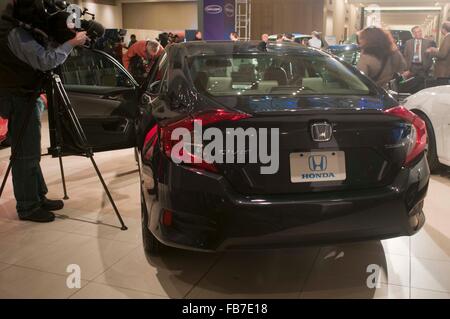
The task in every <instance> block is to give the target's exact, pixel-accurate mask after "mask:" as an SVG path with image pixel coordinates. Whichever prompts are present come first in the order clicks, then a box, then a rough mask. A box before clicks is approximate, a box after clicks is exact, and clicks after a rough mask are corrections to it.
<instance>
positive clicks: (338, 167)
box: [290, 151, 347, 183]
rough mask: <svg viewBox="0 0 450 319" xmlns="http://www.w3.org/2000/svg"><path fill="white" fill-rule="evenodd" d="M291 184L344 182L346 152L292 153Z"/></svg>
mask: <svg viewBox="0 0 450 319" xmlns="http://www.w3.org/2000/svg"><path fill="white" fill-rule="evenodd" d="M290 162H291V182H292V183H316V182H331V181H344V180H345V179H346V178H347V174H346V170H345V152H342V151H332V152H304V153H291V154H290Z"/></svg>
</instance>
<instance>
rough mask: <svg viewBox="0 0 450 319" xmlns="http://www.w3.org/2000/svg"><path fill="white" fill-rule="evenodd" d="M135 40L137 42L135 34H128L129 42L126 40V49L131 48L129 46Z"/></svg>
mask: <svg viewBox="0 0 450 319" xmlns="http://www.w3.org/2000/svg"><path fill="white" fill-rule="evenodd" d="M136 42H137V39H136V34H132V35H131V36H130V42H128V46H127V47H126V48H127V49H129V48H131V46H132V45H133V44H135V43H136Z"/></svg>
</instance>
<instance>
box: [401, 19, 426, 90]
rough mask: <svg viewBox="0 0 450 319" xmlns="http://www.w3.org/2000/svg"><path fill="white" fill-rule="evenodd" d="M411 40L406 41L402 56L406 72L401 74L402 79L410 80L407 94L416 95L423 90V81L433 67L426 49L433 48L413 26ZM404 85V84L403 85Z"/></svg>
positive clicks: (417, 27) (418, 29)
mask: <svg viewBox="0 0 450 319" xmlns="http://www.w3.org/2000/svg"><path fill="white" fill-rule="evenodd" d="M411 32H412V34H413V37H414V38H413V39H410V40H408V41H406V43H405V49H404V52H403V55H404V57H405V60H406V66H407V71H405V72H403V74H402V76H403V79H406V80H407V79H410V80H409V81H408V82H405V83H408V84H407V88H404V89H406V90H407V91H408V92H411V93H416V92H419V91H420V90H423V89H424V88H425V80H426V79H427V78H428V76H429V73H430V69H431V67H432V66H433V59H432V57H431V54H429V53H427V50H428V48H431V47H432V46H433V43H432V42H431V41H430V40H427V39H425V38H424V37H423V32H422V29H421V28H420V27H419V26H415V27H414V28H412V30H411ZM405 85H406V84H405Z"/></svg>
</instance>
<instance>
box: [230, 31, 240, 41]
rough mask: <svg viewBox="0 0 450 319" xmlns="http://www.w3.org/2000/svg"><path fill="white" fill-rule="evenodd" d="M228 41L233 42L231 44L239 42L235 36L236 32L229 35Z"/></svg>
mask: <svg viewBox="0 0 450 319" xmlns="http://www.w3.org/2000/svg"><path fill="white" fill-rule="evenodd" d="M230 40H231V41H233V42H237V41H239V35H238V34H237V32H231V33H230Z"/></svg>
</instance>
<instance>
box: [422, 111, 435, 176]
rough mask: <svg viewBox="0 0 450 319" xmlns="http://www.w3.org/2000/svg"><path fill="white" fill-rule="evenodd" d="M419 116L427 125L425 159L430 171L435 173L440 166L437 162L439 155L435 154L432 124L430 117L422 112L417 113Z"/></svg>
mask: <svg viewBox="0 0 450 319" xmlns="http://www.w3.org/2000/svg"><path fill="white" fill-rule="evenodd" d="M417 115H419V116H420V118H421V119H422V120H423V121H424V122H425V124H426V126H427V133H428V134H427V135H428V152H427V160H428V166H429V167H430V171H431V172H432V173H436V172H437V171H439V169H440V168H441V163H439V157H438V155H437V147H436V136H435V135H434V129H433V125H432V124H431V121H430V119H429V118H428V117H427V116H426V115H425V114H422V113H417Z"/></svg>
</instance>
